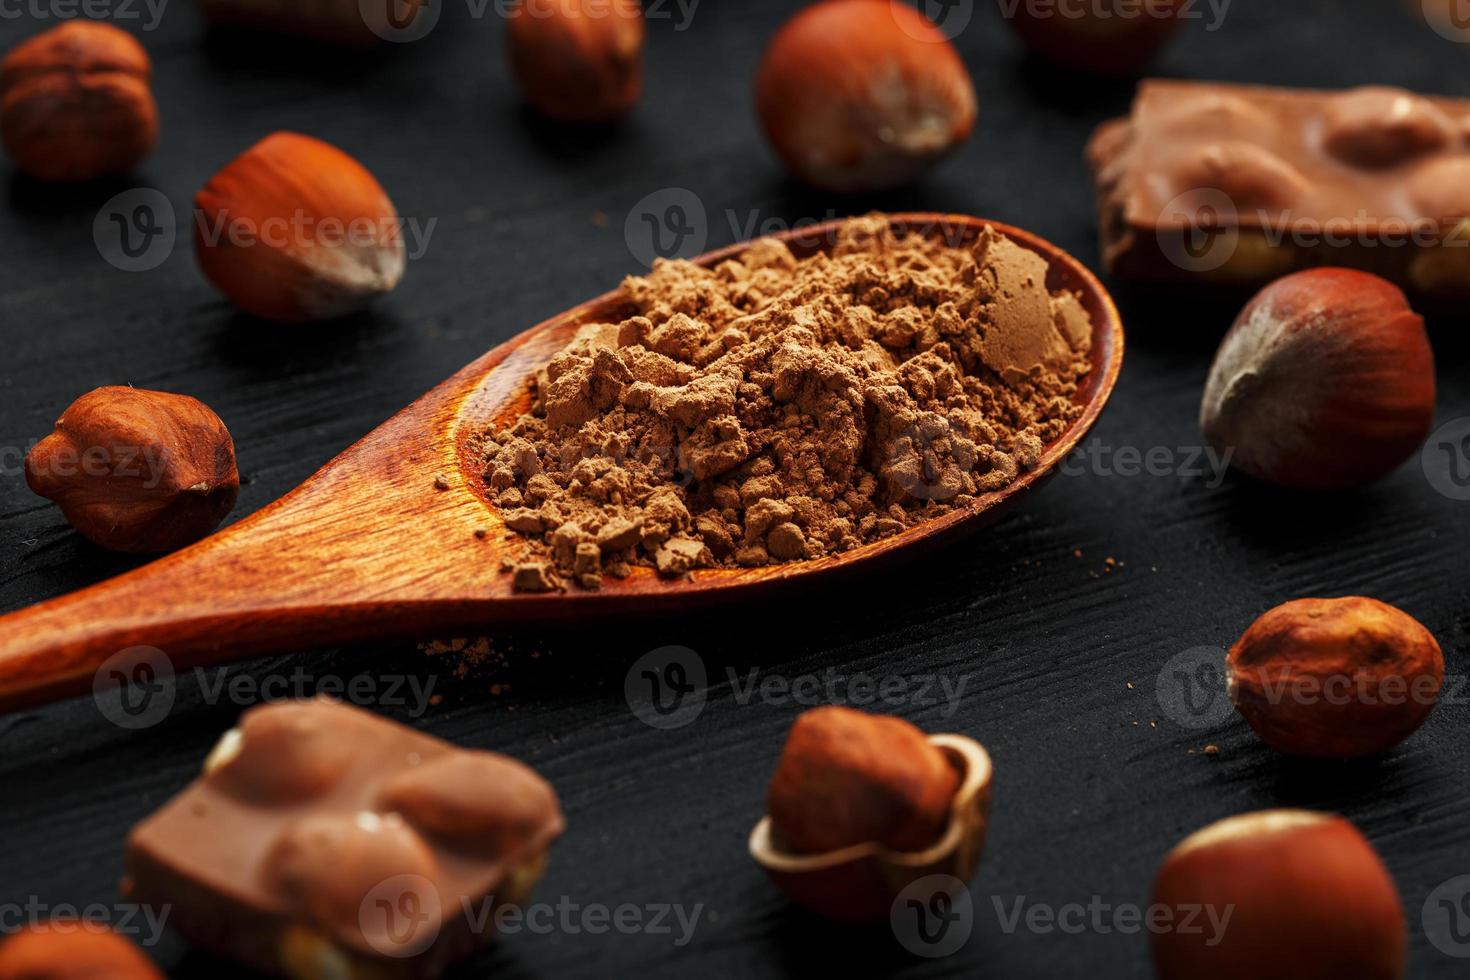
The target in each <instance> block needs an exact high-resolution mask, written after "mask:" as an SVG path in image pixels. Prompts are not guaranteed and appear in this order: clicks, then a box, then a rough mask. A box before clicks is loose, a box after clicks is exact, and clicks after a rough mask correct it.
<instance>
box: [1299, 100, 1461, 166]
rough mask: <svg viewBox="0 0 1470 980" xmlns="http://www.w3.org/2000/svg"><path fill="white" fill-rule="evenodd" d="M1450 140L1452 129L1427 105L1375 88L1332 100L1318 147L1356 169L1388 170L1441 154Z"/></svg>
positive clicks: (1424, 101)
mask: <svg viewBox="0 0 1470 980" xmlns="http://www.w3.org/2000/svg"><path fill="white" fill-rule="evenodd" d="M1454 138H1455V124H1454V123H1453V122H1452V121H1451V120H1450V118H1449V116H1447V115H1446V114H1445V113H1444V112H1442V111H1440V110H1439V109H1438V108H1437V107H1436V106H1435V105H1434V104H1433V103H1431V102H1430V101H1429V100H1427V99H1424V98H1422V97H1420V96H1418V95H1415V94H1413V93H1412V92H1407V91H1405V90H1403V89H1397V88H1387V87H1383V86H1376V85H1373V86H1366V87H1364V88H1357V89H1353V90H1352V91H1350V92H1344V93H1343V94H1341V95H1339V96H1337V97H1335V98H1334V99H1333V100H1332V105H1331V107H1330V108H1329V109H1328V110H1327V119H1326V122H1325V124H1324V127H1323V132H1322V145H1323V146H1324V147H1326V148H1327V151H1328V152H1329V153H1331V154H1332V155H1333V156H1335V157H1337V158H1338V159H1339V160H1345V161H1347V162H1348V163H1352V164H1356V165H1358V166H1360V167H1391V166H1393V165H1394V164H1397V163H1402V162H1403V161H1405V160H1408V159H1410V158H1411V157H1415V156H1419V155H1421V154H1425V153H1432V152H1434V151H1436V150H1442V149H1444V148H1445V147H1446V146H1448V145H1449V143H1450V141H1451V140H1452V139H1454Z"/></svg>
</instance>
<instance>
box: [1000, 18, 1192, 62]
mask: <svg viewBox="0 0 1470 980" xmlns="http://www.w3.org/2000/svg"><path fill="white" fill-rule="evenodd" d="M1185 6H1186V0H1090V2H1088V3H1085V4H1083V3H1057V2H1050V0H1042V2H1037V0H1015V2H1012V0H1001V11H1002V13H1004V14H1005V15H1006V19H1007V20H1009V21H1010V24H1011V27H1013V28H1014V29H1015V31H1016V33H1017V34H1018V35H1020V38H1021V40H1022V41H1024V42H1025V43H1026V46H1027V47H1028V48H1030V49H1031V50H1032V51H1034V52H1036V53H1037V54H1039V55H1041V56H1042V57H1043V58H1046V59H1047V60H1048V61H1051V62H1053V63H1054V64H1057V65H1060V66H1062V67H1063V68H1071V69H1074V70H1078V71H1085V72H1091V73H1093V74H1096V75H1109V76H1122V75H1133V74H1137V73H1138V72H1139V71H1142V70H1143V68H1144V67H1145V66H1146V65H1147V64H1148V63H1149V61H1151V60H1153V57H1154V55H1156V54H1157V53H1158V51H1159V49H1160V48H1162V47H1163V46H1164V44H1165V43H1166V42H1167V41H1168V40H1169V39H1170V38H1171V37H1173V36H1174V33H1175V32H1176V31H1178V30H1179V25H1180V17H1179V15H1180V14H1181V13H1182V12H1183V11H1184V9H1185Z"/></svg>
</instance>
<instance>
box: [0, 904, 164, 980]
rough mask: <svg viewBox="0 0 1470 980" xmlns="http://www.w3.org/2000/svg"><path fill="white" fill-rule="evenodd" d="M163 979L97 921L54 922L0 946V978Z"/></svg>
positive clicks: (130, 946) (30, 928)
mask: <svg viewBox="0 0 1470 980" xmlns="http://www.w3.org/2000/svg"><path fill="white" fill-rule="evenodd" d="M102 978H105V980H163V974H162V973H160V972H159V971H158V968H157V967H155V966H154V965H153V963H152V961H151V960H149V959H148V957H146V956H144V955H143V953H142V951H141V950H139V949H138V947H136V946H134V945H133V944H132V943H131V942H129V941H128V940H127V939H124V938H123V937H122V936H120V935H118V934H117V933H115V932H113V931H112V930H110V929H106V928H102V927H99V926H98V925H97V924H96V923H93V922H80V921H67V920H56V919H53V920H51V921H49V922H44V923H40V924H38V925H31V926H27V927H26V928H24V929H22V930H21V931H19V932H17V933H16V934H14V935H13V936H11V937H10V938H9V939H6V940H5V941H4V942H0V980H102Z"/></svg>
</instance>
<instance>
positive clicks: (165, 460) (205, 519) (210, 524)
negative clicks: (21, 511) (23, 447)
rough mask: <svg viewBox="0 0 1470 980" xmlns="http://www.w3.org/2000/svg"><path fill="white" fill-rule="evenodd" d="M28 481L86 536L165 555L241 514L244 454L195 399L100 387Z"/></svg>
mask: <svg viewBox="0 0 1470 980" xmlns="http://www.w3.org/2000/svg"><path fill="white" fill-rule="evenodd" d="M26 482H27V483H28V484H30V487H31V489H32V490H34V491H35V492H36V493H38V494H40V495H41V496H43V497H45V498H47V499H48V500H52V501H55V502H56V504H57V506H59V507H60V508H61V512H62V513H63V514H65V515H66V519H67V520H68V521H70V522H71V525H72V527H74V528H76V529H77V531H79V532H80V533H81V534H82V535H84V536H85V537H87V538H88V539H90V540H92V541H93V542H95V543H97V544H99V545H101V546H102V547H104V548H110V549H112V550H114V551H129V552H140V553H156V552H164V551H173V550H174V549H176V548H182V547H183V546H184V545H186V544H192V543H193V542H195V541H197V540H199V539H200V538H202V537H204V536H205V535H206V534H209V533H210V532H211V531H213V530H214V529H215V528H216V527H218V526H219V524H220V522H221V521H223V520H224V519H225V516H226V515H227V514H229V512H230V509H231V508H232V507H234V506H235V497H236V496H237V495H238V493H239V491H240V474H239V472H238V471H237V470H236V469H235V446H234V443H233V442H231V441H230V433H229V432H228V431H227V430H226V429H225V425H224V423H223V422H221V421H220V418H219V416H218V415H216V414H214V412H212V411H210V409H209V407H208V406H206V405H205V404H204V403H202V402H200V401H198V400H196V399H194V398H190V397H188V396H187V395H175V394H169V393H167V392H162V391H146V390H143V389H141V388H124V387H107V388H98V389H96V390H95V391H91V392H88V393H87V394H85V395H83V396H82V397H81V398H78V399H77V400H76V401H75V402H73V403H72V404H71V406H70V407H69V408H67V410H66V411H65V412H64V413H63V414H62V416H61V418H59V419H57V420H56V429H55V431H54V432H52V433H51V434H50V435H49V436H47V437H46V438H45V439H42V440H41V441H40V442H38V443H37V444H36V445H35V447H34V448H32V449H31V451H30V454H29V455H28V456H27V457H26Z"/></svg>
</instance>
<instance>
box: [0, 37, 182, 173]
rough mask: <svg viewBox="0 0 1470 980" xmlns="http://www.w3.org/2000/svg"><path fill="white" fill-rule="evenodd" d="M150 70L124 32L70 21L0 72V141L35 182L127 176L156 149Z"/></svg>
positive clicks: (27, 45)
mask: <svg viewBox="0 0 1470 980" xmlns="http://www.w3.org/2000/svg"><path fill="white" fill-rule="evenodd" d="M152 74H153V64H152V62H150V61H149V60H148V54H147V52H145V51H144V50H143V46H142V45H141V44H139V43H138V42H137V40H135V39H134V38H133V36H132V35H131V34H129V33H127V32H126V31H123V30H119V29H118V28H116V27H113V26H111V25H109V24H100V23H97V22H96V21H89V20H72V21H67V22H66V23H64V24H62V25H61V26H59V27H53V28H52V29H51V30H49V31H45V32H44V33H42V34H38V35H36V36H35V37H33V38H31V39H30V40H28V41H25V42H24V43H22V44H21V45H19V46H18V47H16V48H15V49H14V50H12V51H11V52H10V53H9V54H8V55H6V57H5V61H4V63H3V64H0V134H3V136H4V140H5V149H6V151H7V152H9V154H10V156H11V158H12V159H13V160H14V161H15V163H16V166H18V167H19V168H20V169H21V170H23V171H25V172H26V173H28V174H30V175H31V176H32V177H36V178H38V179H40V180H49V181H83V180H92V179H93V178H96V177H102V176H105V175H107V174H118V173H126V172H127V171H128V170H130V169H132V168H133V167H134V166H135V165H137V164H138V163H139V162H140V161H142V160H143V158H144V157H146V156H147V155H148V154H149V153H150V152H152V150H153V145H154V143H156V142H157V141H158V106H157V105H156V104H155V103H154V101H153V92H152V91H151V90H150V89H149V87H148V82H149V77H150V76H151V75H152Z"/></svg>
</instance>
